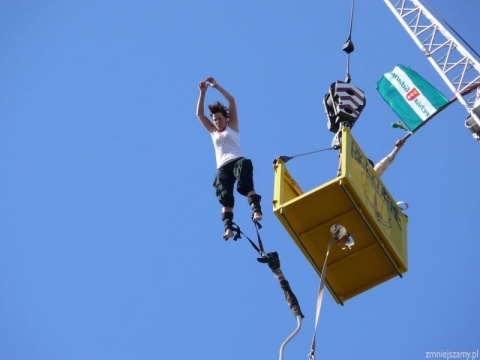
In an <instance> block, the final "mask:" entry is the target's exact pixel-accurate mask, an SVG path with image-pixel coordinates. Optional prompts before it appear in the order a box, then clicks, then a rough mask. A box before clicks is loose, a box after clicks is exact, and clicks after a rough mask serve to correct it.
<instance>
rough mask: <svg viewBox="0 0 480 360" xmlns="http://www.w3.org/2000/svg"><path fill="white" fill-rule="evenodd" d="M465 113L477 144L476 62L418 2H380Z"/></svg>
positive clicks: (479, 90) (479, 98)
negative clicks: (420, 52)
mask: <svg viewBox="0 0 480 360" xmlns="http://www.w3.org/2000/svg"><path fill="white" fill-rule="evenodd" d="M384 1H385V3H386V4H387V5H388V7H389V8H390V10H391V11H392V12H393V14H394V15H395V16H396V18H397V19H398V20H399V22H400V23H401V24H402V26H403V27H404V28H405V30H406V31H407V33H408V34H409V35H410V36H411V37H412V39H413V40H414V42H415V43H416V44H417V46H418V47H419V48H420V50H422V52H423V53H424V55H425V56H426V57H427V59H428V61H430V63H431V64H432V66H433V67H434V69H435V70H436V71H437V72H438V73H439V75H440V77H441V78H442V79H443V81H445V83H446V84H447V86H448V87H449V88H450V90H451V91H452V92H453V94H454V96H455V98H456V99H457V100H458V102H459V103H460V104H462V105H463V107H464V108H465V109H466V111H467V112H468V115H467V118H466V120H465V126H466V127H467V128H468V129H469V130H470V131H471V133H472V136H473V138H474V139H475V140H477V141H478V142H480V62H479V60H478V59H477V58H475V57H474V56H473V55H472V54H471V53H470V52H469V51H468V50H467V48H466V47H465V46H463V45H462V43H460V42H459V41H458V40H457V39H455V37H454V36H453V35H452V34H451V33H450V32H449V31H448V30H447V29H446V28H445V26H443V25H442V24H441V23H440V22H439V21H438V20H437V19H436V18H435V17H434V16H433V15H432V14H431V13H430V12H429V11H428V10H427V9H426V8H425V7H424V6H423V5H422V4H421V3H420V1H419V0H384Z"/></svg>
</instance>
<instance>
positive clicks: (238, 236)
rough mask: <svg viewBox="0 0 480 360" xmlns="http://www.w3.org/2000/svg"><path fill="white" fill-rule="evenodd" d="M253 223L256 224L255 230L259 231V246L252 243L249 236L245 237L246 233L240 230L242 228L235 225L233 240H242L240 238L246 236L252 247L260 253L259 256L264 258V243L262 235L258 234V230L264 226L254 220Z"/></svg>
mask: <svg viewBox="0 0 480 360" xmlns="http://www.w3.org/2000/svg"><path fill="white" fill-rule="evenodd" d="M252 221H253V223H254V224H255V230H256V231H257V239H258V246H257V245H256V244H255V243H254V242H253V241H252V239H250V238H249V237H248V236H247V235H245V233H244V232H243V231H242V230H240V226H238V225H237V224H235V223H232V224H233V225H234V231H235V232H236V234H235V236H234V238H233V240H237V239H241V238H242V237H241V236H240V234H242V235H244V236H245V237H246V238H247V240H248V241H249V242H250V244H251V245H252V247H253V248H254V249H255V250H256V251H257V252H258V254H259V255H260V256H261V257H262V258H264V257H265V256H266V255H265V251H264V250H263V243H262V239H261V238H260V233H259V232H258V229H261V228H262V226H261V225H260V223H259V222H258V221H255V220H253V219H252Z"/></svg>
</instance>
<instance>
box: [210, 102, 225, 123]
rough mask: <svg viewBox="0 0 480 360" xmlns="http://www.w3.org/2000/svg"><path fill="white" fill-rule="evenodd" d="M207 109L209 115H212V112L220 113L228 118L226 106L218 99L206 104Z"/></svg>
mask: <svg viewBox="0 0 480 360" xmlns="http://www.w3.org/2000/svg"><path fill="white" fill-rule="evenodd" d="M208 109H209V110H210V116H212V115H213V114H217V113H222V115H223V116H225V117H226V118H227V119H229V118H230V113H229V112H228V108H227V107H226V106H225V105H223V104H222V103H221V102H219V101H216V102H214V103H213V104H210V105H208Z"/></svg>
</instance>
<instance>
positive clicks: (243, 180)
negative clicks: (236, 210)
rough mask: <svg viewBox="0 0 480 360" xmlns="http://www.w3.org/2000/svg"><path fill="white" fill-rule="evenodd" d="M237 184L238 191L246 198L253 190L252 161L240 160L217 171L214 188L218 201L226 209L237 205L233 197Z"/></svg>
mask: <svg viewBox="0 0 480 360" xmlns="http://www.w3.org/2000/svg"><path fill="white" fill-rule="evenodd" d="M235 182H237V191H238V192H239V193H240V194H242V195H244V196H247V194H248V193H249V192H250V191H252V190H253V164H252V161H251V160H250V159H246V158H239V159H237V160H233V161H231V162H229V163H228V164H225V165H223V166H222V167H221V168H219V169H218V170H217V174H216V175H215V180H214V181H213V186H214V187H215V194H216V196H217V198H218V201H219V202H220V204H222V205H223V206H224V207H233V206H234V205H235V198H234V196H233V187H234V186H235Z"/></svg>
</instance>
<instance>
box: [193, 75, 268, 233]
mask: <svg viewBox="0 0 480 360" xmlns="http://www.w3.org/2000/svg"><path fill="white" fill-rule="evenodd" d="M208 87H212V88H214V89H217V90H218V91H219V92H220V94H222V95H223V96H224V97H225V99H226V100H227V101H228V107H227V106H225V105H223V104H222V103H220V102H219V101H216V102H214V103H212V104H210V105H208V109H209V110H210V116H211V118H212V121H211V120H210V119H209V118H208V117H207V116H206V115H205V114H204V102H205V95H206V92H207V89H208ZM198 88H199V90H200V94H199V97H198V102H197V117H198V119H199V120H200V122H201V123H202V125H203V126H204V127H205V129H207V131H208V132H209V133H210V136H211V137H212V141H213V146H214V148H215V159H216V164H217V173H216V175H215V180H214V182H213V186H214V188H215V193H216V196H217V198H218V201H219V202H220V204H222V221H223V223H224V227H225V233H224V234H223V239H225V240H228V239H230V238H232V237H234V236H235V234H234V230H235V227H234V223H233V207H234V205H235V198H234V195H233V188H234V185H235V182H236V183H237V191H238V192H239V193H240V194H241V195H243V196H246V197H247V200H248V204H249V205H250V207H251V209H252V212H253V213H252V219H253V220H254V221H256V222H258V221H260V220H262V208H261V206H260V200H261V196H260V195H259V194H257V193H256V192H255V189H254V183H253V164H252V161H251V160H250V159H247V158H246V157H245V156H244V153H243V151H242V148H241V147H240V130H239V124H238V114H237V105H236V103H235V99H234V97H233V96H232V95H231V94H230V93H229V92H228V91H227V90H225V89H224V88H223V87H222V86H220V85H219V84H218V82H217V81H216V80H215V79H214V78H213V77H207V78H206V79H205V80H203V81H200V83H199V84H198ZM235 240H236V237H235Z"/></svg>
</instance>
